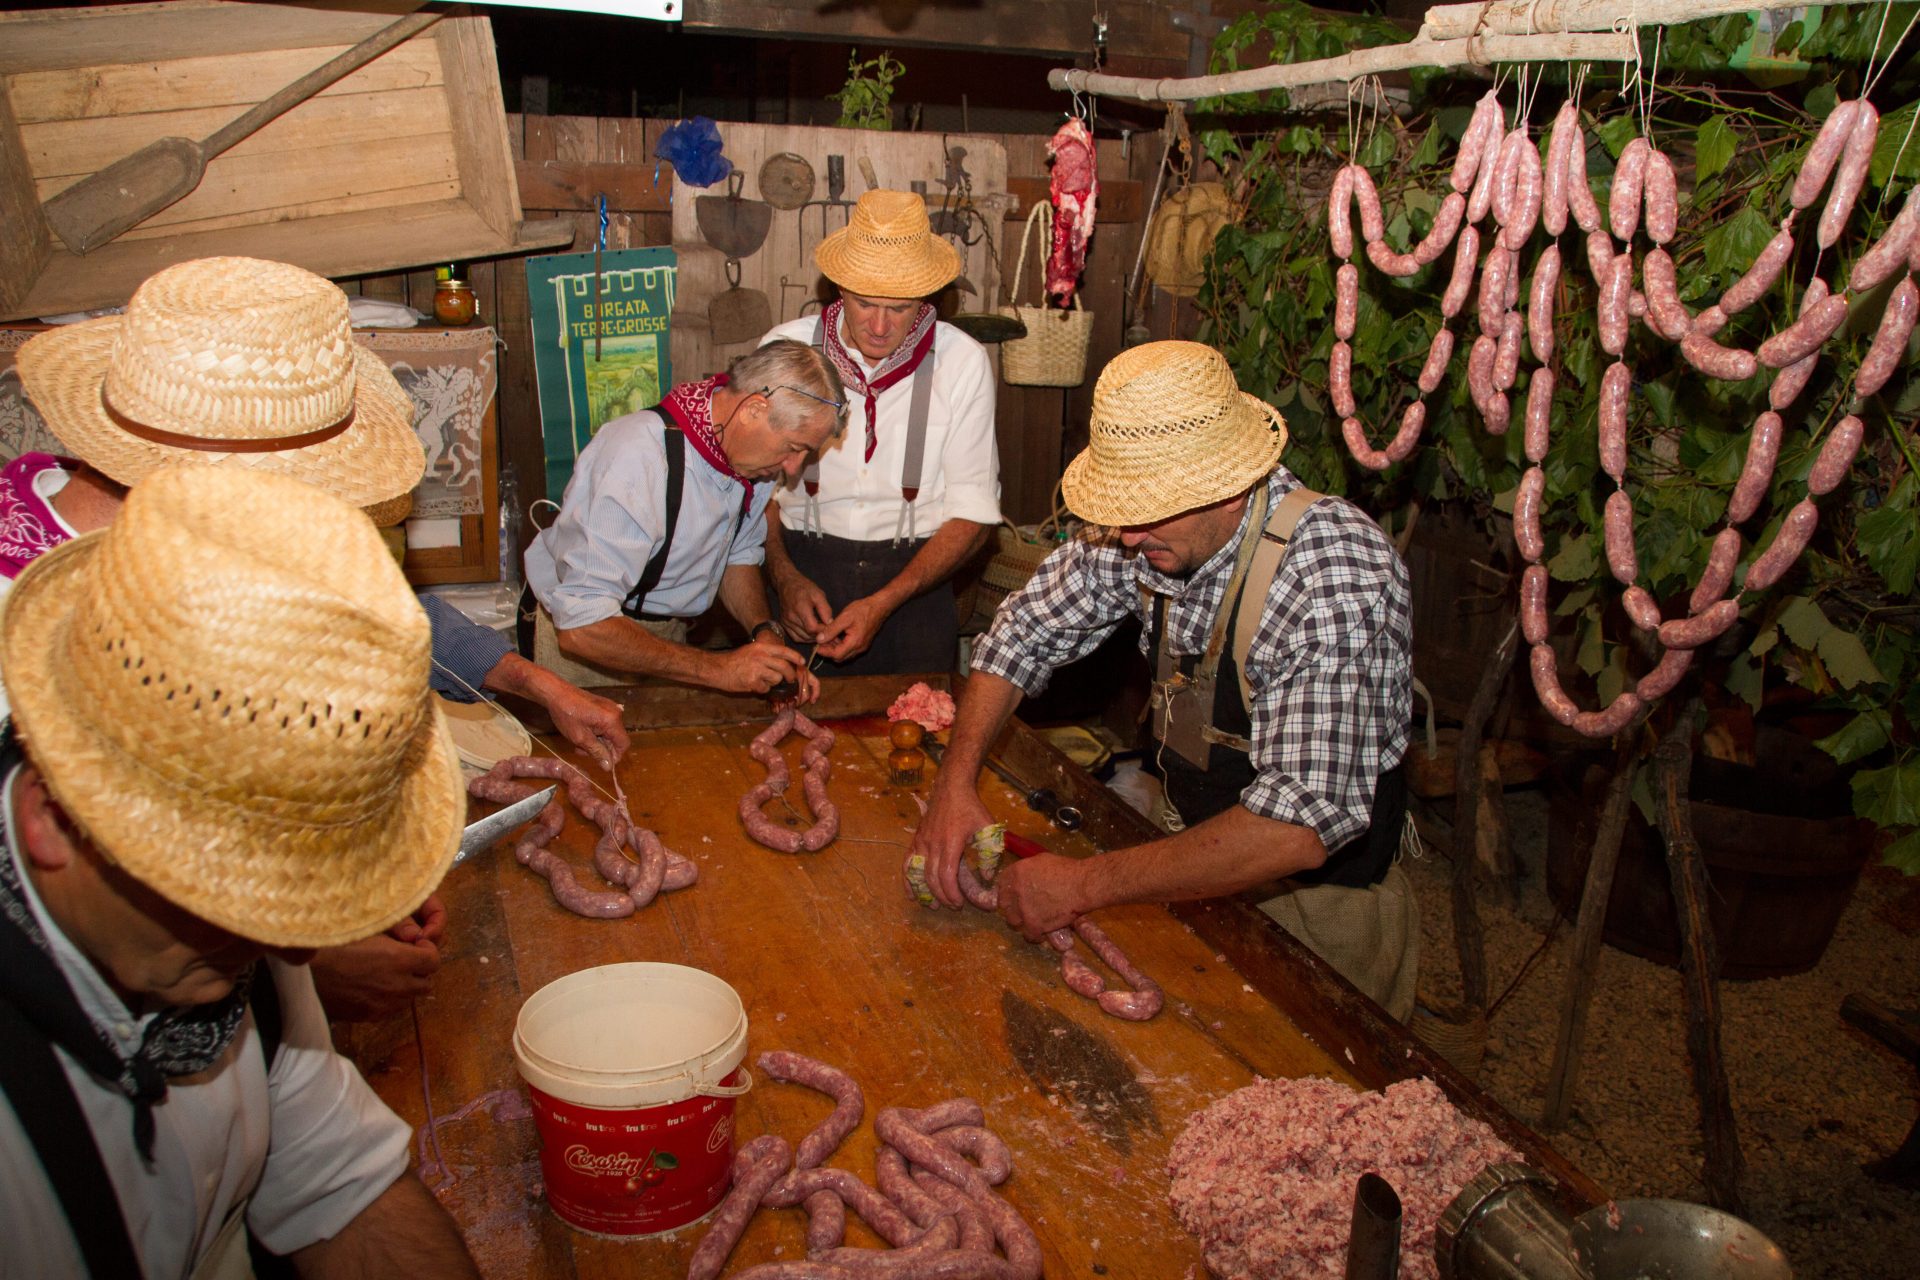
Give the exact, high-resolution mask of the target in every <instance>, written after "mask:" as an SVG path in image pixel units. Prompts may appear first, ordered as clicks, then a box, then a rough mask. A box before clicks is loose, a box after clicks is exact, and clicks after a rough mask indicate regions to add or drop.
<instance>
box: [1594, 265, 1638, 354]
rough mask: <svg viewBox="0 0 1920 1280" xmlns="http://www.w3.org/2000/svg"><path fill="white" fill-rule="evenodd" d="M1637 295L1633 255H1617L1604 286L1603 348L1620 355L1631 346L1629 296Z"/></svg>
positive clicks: (1601, 342) (1601, 287)
mask: <svg viewBox="0 0 1920 1280" xmlns="http://www.w3.org/2000/svg"><path fill="white" fill-rule="evenodd" d="M1632 292H1633V254H1631V253H1619V254H1615V255H1614V258H1613V261H1611V262H1609V263H1608V264H1607V274H1606V278H1605V279H1604V280H1603V281H1601V284H1600V304H1599V318H1600V349H1601V350H1602V351H1605V352H1606V353H1607V354H1608V355H1610V356H1617V355H1619V354H1620V353H1621V352H1622V351H1624V350H1626V347H1627V322H1628V320H1629V318H1630V317H1629V316H1628V313H1627V300H1628V295H1629V294H1630V293H1632Z"/></svg>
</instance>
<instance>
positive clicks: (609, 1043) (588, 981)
mask: <svg viewBox="0 0 1920 1280" xmlns="http://www.w3.org/2000/svg"><path fill="white" fill-rule="evenodd" d="M513 1050H514V1058H515V1061H516V1062H517V1064H518V1066H519V1068H520V1074H521V1076H522V1077H523V1078H525V1080H526V1082H527V1084H528V1086H529V1088H528V1093H529V1094H530V1095H531V1096H532V1099H533V1116H534V1124H535V1126H536V1127H537V1129H538V1131H539V1134H540V1171H541V1174H542V1176H543V1177H544V1178H545V1180H546V1184H547V1203H549V1204H550V1205H552V1206H553V1211H554V1212H555V1213H556V1214H558V1215H559V1216H560V1219H561V1220H562V1221H563V1222H565V1223H567V1224H568V1225H569V1226H572V1227H575V1228H578V1229H579V1230H581V1231H586V1232H589V1233H591V1234H593V1235H600V1236H613V1237H619V1238H633V1237H636V1236H649V1235H657V1234H659V1233H660V1232H663V1231H675V1230H678V1229H679V1228H681V1227H684V1226H686V1225H687V1224H688V1223H691V1222H697V1221H699V1220H700V1219H701V1218H703V1217H705V1216H706V1215H707V1214H709V1213H711V1212H712V1211H713V1209H714V1207H715V1206H716V1205H718V1204H719V1203H720V1200H721V1198H722V1197H723V1196H725V1195H726V1193H727V1187H728V1184H729V1183H730V1182H731V1181H732V1166H733V1107H734V1099H735V1098H737V1097H739V1096H740V1095H741V1094H743V1093H745V1092H746V1091H747V1090H748V1089H750V1088H751V1087H752V1085H753V1081H752V1079H751V1077H749V1076H748V1074H747V1071H746V1069H745V1068H744V1067H742V1066H741V1065H740V1062H741V1060H742V1059H743V1058H744V1057H746V1052H747V1014H746V1010H745V1008H744V1007H742V1005H741V1003H740V997H739V995H738V994H736V993H735V991H734V989H733V988H732V987H730V986H728V985H727V984H726V983H724V982H722V981H721V980H720V979H718V978H716V977H714V976H713V975H712V974H710V973H703V972H702V971H700V970H698V969H689V968H686V967H684V966H682V965H675V964H638V963H636V964H614V965H603V966H601V967H599V968H595V969H585V970H582V971H581V972H579V973H575V974H569V975H568V976H567V977H564V978H560V979H558V980H556V981H554V982H550V983H548V984H547V985H546V986H544V987H542V988H540V990H538V991H536V992H534V993H533V995H532V996H530V997H528V999H527V1002H526V1003H525V1004H523V1005H522V1006H521V1007H520V1016H519V1018H518V1020H517V1021H516V1022H515V1024H514V1030H513Z"/></svg>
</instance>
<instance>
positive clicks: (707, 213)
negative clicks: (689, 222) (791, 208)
mask: <svg viewBox="0 0 1920 1280" xmlns="http://www.w3.org/2000/svg"><path fill="white" fill-rule="evenodd" d="M744 179H745V175H744V174H742V173H741V172H740V171H739V170H738V169H735V170H734V171H733V175H732V176H731V177H729V178H728V179H727V194H726V195H724V196H696V197H695V198H694V201H693V216H694V219H695V220H696V221H698V222H699V224H700V234H701V235H703V236H705V237H706V238H707V243H708V244H710V245H712V246H713V247H714V248H716V249H718V250H719V251H720V252H722V253H724V254H726V255H727V256H728V257H729V258H735V259H738V258H751V257H752V256H753V255H754V254H756V253H758V252H760V246H761V245H763V244H765V243H766V242H767V228H769V227H771V226H772V225H773V206H772V205H770V204H768V203H767V202H766V201H764V200H743V199H741V198H740V184H741V182H742V181H744Z"/></svg>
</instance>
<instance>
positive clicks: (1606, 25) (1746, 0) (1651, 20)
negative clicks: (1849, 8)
mask: <svg viewBox="0 0 1920 1280" xmlns="http://www.w3.org/2000/svg"><path fill="white" fill-rule="evenodd" d="M1831 2H1832V3H1836V4H1865V3H1867V0H1831ZM1753 9H1754V5H1753V4H1752V0H1634V3H1633V4H1632V5H1631V6H1622V5H1621V4H1620V2H1619V0H1494V2H1493V3H1491V4H1437V5H1435V6H1434V7H1433V8H1431V9H1429V10H1427V13H1426V17H1425V19H1424V20H1423V23H1422V25H1421V27H1420V35H1421V37H1422V38H1424V39H1427V40H1452V39H1460V38H1464V37H1466V36H1470V35H1473V34H1475V33H1476V32H1477V33H1479V34H1480V35H1489V36H1491V35H1540V34H1545V33H1547V32H1553V31H1611V30H1613V27H1614V24H1615V23H1616V22H1619V21H1621V20H1622V19H1623V18H1624V19H1627V20H1629V21H1631V22H1633V23H1635V24H1637V25H1639V26H1642V27H1664V26H1673V25H1675V24H1677V23H1682V22H1699V21H1701V20H1702V19H1705V18H1718V17H1722V16H1724V15H1726V14H1729V13H1751V12H1753Z"/></svg>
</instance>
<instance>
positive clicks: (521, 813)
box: [453, 787, 554, 863]
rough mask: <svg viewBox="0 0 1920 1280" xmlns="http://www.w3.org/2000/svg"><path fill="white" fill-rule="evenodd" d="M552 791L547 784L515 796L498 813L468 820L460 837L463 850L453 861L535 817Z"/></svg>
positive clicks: (479, 850) (489, 845) (480, 850)
mask: <svg viewBox="0 0 1920 1280" xmlns="http://www.w3.org/2000/svg"><path fill="white" fill-rule="evenodd" d="M553 792H554V788H553V787H547V788H545V789H543V790H540V791H536V792H534V793H533V794H532V795H530V796H528V797H527V798H526V799H525V800H515V801H514V802H513V803H512V804H510V805H508V806H507V807H506V808H504V809H502V810H500V811H499V812H498V813H490V814H488V815H487V816H486V817H484V818H482V819H480V821H478V822H469V823H468V824H467V830H466V833H465V834H464V835H462V836H461V837H460V852H458V853H456V854H454V855H453V860H454V862H456V863H461V862H465V861H466V860H467V859H468V858H471V857H472V856H473V855H474V854H476V853H483V852H485V851H486V850H488V849H490V848H492V847H493V846H494V844H495V843H496V842H497V841H498V840H499V839H500V837H501V836H504V835H505V834H507V832H509V831H511V830H513V829H514V828H515V827H518V826H524V825H525V824H526V823H529V822H531V821H533V818H534V815H535V814H537V813H539V812H540V811H541V810H542V809H544V808H546V807H547V801H549V800H551V799H553Z"/></svg>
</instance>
